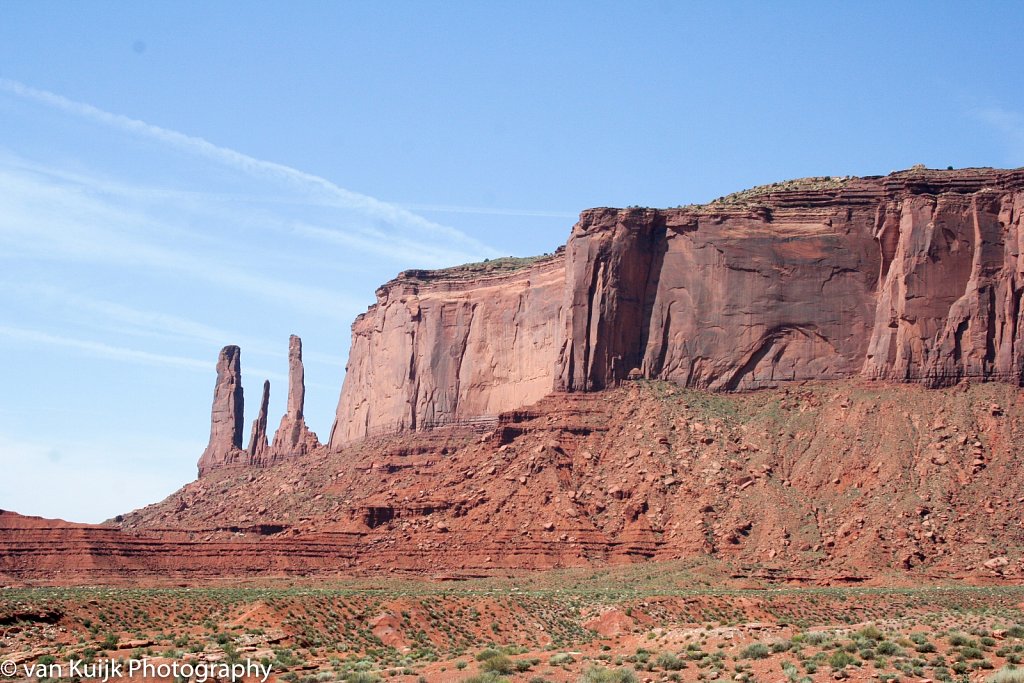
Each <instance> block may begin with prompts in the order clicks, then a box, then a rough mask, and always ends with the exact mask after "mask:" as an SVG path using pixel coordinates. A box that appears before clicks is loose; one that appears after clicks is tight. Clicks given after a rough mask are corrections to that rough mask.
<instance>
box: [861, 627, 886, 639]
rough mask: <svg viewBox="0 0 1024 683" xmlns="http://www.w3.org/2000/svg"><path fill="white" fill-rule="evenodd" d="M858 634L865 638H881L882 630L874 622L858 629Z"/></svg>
mask: <svg viewBox="0 0 1024 683" xmlns="http://www.w3.org/2000/svg"><path fill="white" fill-rule="evenodd" d="M857 635H858V636H860V637H861V638H863V639H864V640H881V639H882V632H881V631H879V630H878V628H876V627H875V625H874V624H868V625H867V626H865V627H864V628H862V629H861V630H859V631H857Z"/></svg>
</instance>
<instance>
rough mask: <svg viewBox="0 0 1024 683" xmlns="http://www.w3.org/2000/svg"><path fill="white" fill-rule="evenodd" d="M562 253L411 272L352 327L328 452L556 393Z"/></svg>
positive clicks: (380, 295)
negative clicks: (553, 390) (362, 440)
mask: <svg viewBox="0 0 1024 683" xmlns="http://www.w3.org/2000/svg"><path fill="white" fill-rule="evenodd" d="M564 283H565V270H564V266H563V258H562V254H561V252H559V253H556V254H555V255H552V256H545V257H540V258H537V259H497V260H495V261H490V262H487V263H482V264H474V265H471V266H463V267H460V268H453V269H448V270H441V271H406V272H404V273H402V274H401V275H399V276H398V278H396V279H395V280H392V281H391V282H389V283H387V284H386V285H384V286H383V287H381V288H380V289H378V290H377V303H376V304H375V305H373V306H371V307H370V310H369V311H367V312H366V313H364V314H362V315H360V316H359V317H358V318H357V319H356V321H355V323H354V324H353V325H352V349H351V351H350V354H349V363H348V367H347V371H346V374H345V384H344V388H343V389H342V392H341V399H340V401H339V403H338V413H337V419H336V421H335V423H334V427H333V429H332V430H331V438H330V442H329V443H330V446H331V447H332V448H335V449H337V448H339V447H341V446H342V445H343V444H345V443H348V442H351V441H353V440H355V439H359V438H362V437H365V436H368V435H375V434H381V433H388V432H397V431H402V430H416V429H423V428H429V427H433V426H437V425H440V424H450V423H453V422H460V421H466V420H474V419H484V420H486V419H488V418H490V417H493V416H497V414H498V413H500V412H502V411H504V410H510V409H513V408H517V407H519V406H523V405H527V404H530V403H533V402H534V401H537V400H539V399H540V398H542V397H544V396H545V395H547V394H548V393H550V391H551V387H552V382H553V380H554V374H553V373H554V365H555V360H556V359H557V354H558V345H559V343H560V338H561V332H560V326H559V319H560V316H561V309H562V295H563V291H564V289H565V284H564Z"/></svg>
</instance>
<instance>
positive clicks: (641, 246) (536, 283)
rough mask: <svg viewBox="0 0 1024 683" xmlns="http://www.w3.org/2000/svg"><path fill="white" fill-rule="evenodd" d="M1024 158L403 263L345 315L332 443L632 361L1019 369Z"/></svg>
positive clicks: (666, 374)
mask: <svg viewBox="0 0 1024 683" xmlns="http://www.w3.org/2000/svg"><path fill="white" fill-rule="evenodd" d="M1022 213H1024V170H1013V171H1001V170H993V169H963V170H958V171H952V170H950V171H934V170H926V169H919V168H915V169H912V170H909V171H902V172H898V173H893V174H891V175H889V176H885V177H868V178H809V179H803V180H799V181H790V182H786V183H779V184H776V185H770V186H764V187H760V188H754V189H753V190H748V191H745V192H740V193H736V194H734V195H730V196H728V197H724V198H722V199H719V200H717V201H715V202H712V203H710V204H707V205H702V206H691V207H680V208H677V209H665V210H655V209H607V208H604V209H592V210H589V211H585V212H583V213H582V214H581V216H580V220H579V222H578V223H577V224H576V226H575V227H574V228H573V231H572V234H571V236H570V238H569V242H568V245H567V247H566V249H565V251H564V254H562V253H558V254H556V255H555V256H553V257H549V258H547V259H544V260H541V261H538V262H535V263H527V264H525V265H522V267H520V268H519V269H518V270H515V271H512V272H497V273H491V272H486V271H483V272H480V271H479V270H474V269H473V267H468V268H467V267H463V268H460V269H450V270H445V271H433V272H423V271H409V272H406V273H403V274H402V275H401V276H399V278H398V279H396V280H394V281H392V282H390V283H388V284H387V285H385V286H384V287H382V288H381V289H380V290H378V292H377V303H376V304H375V305H374V306H371V307H370V310H369V311H368V312H367V313H365V314H363V315H362V316H360V317H359V318H358V319H357V320H356V322H355V324H354V325H353V329H352V337H353V339H352V347H351V352H350V356H349V366H348V374H347V375H346V378H345V385H344V387H343V389H342V394H341V399H340V401H339V405H338V413H337V420H336V423H335V425H334V428H333V429H332V436H331V440H330V445H331V447H332V448H335V449H337V448H339V447H340V446H341V445H342V444H345V443H348V442H350V441H352V440H354V439H357V438H361V437H364V436H367V435H372V434H375V433H381V432H387V431H396V430H415V429H421V428H424V427H428V426H431V425H435V424H439V423H448V422H452V421H459V420H473V419H480V418H486V417H488V416H491V415H494V414H495V413H497V412H500V411H502V410H509V409H514V408H517V407H522V406H525V405H527V404H529V403H531V402H533V401H535V400H537V399H538V398H540V397H541V396H543V395H544V394H546V393H548V392H549V391H551V390H565V391H594V390H600V389H604V388H607V387H613V386H615V385H617V384H618V383H620V382H621V381H623V380H625V379H627V378H648V379H665V380H671V381H673V382H677V383H680V384H683V385H686V386H691V387H698V388H706V389H711V390H725V391H732V390H743V389H755V388H760V387H766V386H775V385H778V384H779V383H780V382H787V381H801V380H819V379H841V378H849V377H855V376H863V377H867V378H872V379H888V380H897V381H915V382H922V383H924V384H926V385H928V386H941V385H948V384H953V383H956V382H958V381H960V380H962V379H965V378H971V379H977V380H981V381H987V380H999V381H1006V382H1011V383H1014V384H1020V383H1021V382H1022V379H1024V338H1022V334H1021V332H1020V330H1021V329H1022V328H1024V311H1022V308H1021V295H1022V292H1024V258H1022V257H1021V251H1022V248H1024V226H1022V220H1024V219H1022V217H1021V216H1022Z"/></svg>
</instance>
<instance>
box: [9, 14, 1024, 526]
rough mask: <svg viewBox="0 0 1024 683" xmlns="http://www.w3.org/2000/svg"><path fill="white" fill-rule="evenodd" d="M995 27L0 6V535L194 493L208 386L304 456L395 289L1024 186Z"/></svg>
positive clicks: (865, 17)
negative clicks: (451, 275) (289, 393)
mask: <svg viewBox="0 0 1024 683" xmlns="http://www.w3.org/2000/svg"><path fill="white" fill-rule="evenodd" d="M1022 34H1024V4H1022V3H1020V2H989V3H941V2H928V3H911V2H896V3H894V2H885V3H872V2H867V3H820V2H807V3H802V2H781V3H752V2H739V3H729V2H721V3H720V2H714V3H712V2H708V3H687V2H625V3H624V2H609V3H601V2H596V3H595V2H586V3H584V2H556V3H552V2H517V3H501V4H499V3H485V2H445V3H433V2H303V3H285V2H261V3H251V2H227V1H225V2H218V3H206V2H202V3H199V2H148V3H127V2H99V1H96V2H46V1H39V0H36V1H32V2H28V1H21V0H10V1H8V2H3V3H0V79H2V80H0V378H2V381H0V468H2V470H3V478H2V479H0V508H4V509H13V510H16V511H19V512H22V513H25V514H38V515H44V516H60V517H64V518H67V519H72V520H76V521H99V520H102V519H105V518H108V517H110V516H113V515H114V514H116V513H118V512H124V511H127V510H130V509H132V508H134V507H138V506H140V505H143V504H146V503H148V502H153V501H155V500H158V499H160V498H162V497H164V496H165V495H167V494H168V493H170V492H171V491H173V490H174V489H176V488H177V487H178V486H180V485H181V484H183V483H185V482H187V481H189V480H191V479H192V478H193V477H194V473H195V461H196V459H197V458H198V456H199V454H200V452H201V451H202V449H203V447H204V445H205V442H206V439H207V436H208V430H209V402H210V399H211V396H212V389H213V378H214V363H215V361H216V356H217V352H218V350H219V348H220V347H221V346H223V345H224V344H229V343H236V344H239V345H241V346H242V369H243V381H244V384H245V387H246V389H247V396H246V398H247V405H248V408H249V410H248V411H247V416H246V421H247V423H248V422H249V421H250V420H251V419H252V417H253V416H254V415H253V408H254V406H255V404H256V402H257V400H258V396H257V394H258V391H259V388H260V385H261V383H262V380H263V379H264V378H269V379H270V380H271V384H272V398H271V422H272V424H275V425H276V421H277V419H278V418H279V417H280V415H281V414H282V413H283V411H284V390H285V377H284V373H285V371H286V350H287V339H288V335H289V334H290V333H296V334H299V335H301V336H302V337H303V340H304V343H305V351H306V360H307V363H306V364H307V370H306V379H307V383H308V385H309V388H308V391H307V414H308V420H309V422H310V426H311V427H312V428H313V429H314V430H315V431H317V432H318V433H319V434H320V435H321V436H322V437H326V435H327V433H328V432H329V430H330V426H331V420H332V418H333V414H334V408H335V404H336V402H337V397H338V393H339V390H340V387H341V382H342V379H343V376H344V364H345V358H346V354H347V351H348V343H349V330H348V328H349V324H350V323H351V320H352V318H353V317H354V316H355V315H356V314H357V313H359V312H360V311H362V310H364V309H365V308H366V306H367V305H369V304H370V303H372V301H373V291H374V289H375V288H376V287H377V286H378V285H380V284H381V283H383V282H384V281H386V280H387V279H389V278H391V277H393V276H394V275H395V274H396V273H397V272H399V271H400V270H403V269H407V268H420V267H438V266H447V265H454V264H457V263H460V262H465V261H467V260H478V259H482V258H485V257H492V256H499V255H507V254H515V255H531V254H536V253H541V252H547V251H552V250H553V249H554V248H555V247H557V246H558V245H559V244H562V243H564V241H565V238H566V237H567V235H568V232H569V229H570V228H571V226H572V223H573V222H574V217H575V215H576V214H577V213H578V212H579V211H580V210H582V209H584V208H587V207H591V206H624V205H631V204H640V205H649V206H674V205H678V204H686V203H690V202H701V201H707V200H710V199H713V198H715V197H717V196H720V195H724V194H727V193H729V192H732V191H735V190H739V189H742V188H745V187H749V186H752V185H756V184H759V183H765V182H772V181H776V180H782V179H786V178H792V177H800V176H808V175H847V174H882V173H888V172H889V171H892V170H895V169H899V168H905V167H908V166H911V165H913V164H916V163H924V164H927V165H928V166H932V167H943V168H944V167H946V166H947V165H953V166H957V167H960V166H970V165H979V166H982V165H983V166H1021V165H1024V87H1022V86H1024V78H1022V76H1021V74H1022V73H1024V63H1022V62H1024V58H1022V56H1021V52H1020V47H1019V44H1020V36H1021V35H1022Z"/></svg>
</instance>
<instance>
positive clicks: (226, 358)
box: [199, 346, 247, 476]
mask: <svg viewBox="0 0 1024 683" xmlns="http://www.w3.org/2000/svg"><path fill="white" fill-rule="evenodd" d="M241 356H242V352H241V350H240V349H239V348H238V347H237V346H225V347H224V348H223V349H221V352H220V357H219V358H218V359H217V383H216V384H215V385H214V389H213V409H212V410H211V416H210V443H209V444H208V445H207V446H206V450H205V451H203V455H202V456H201V457H200V458H199V476H203V475H204V474H205V473H207V472H209V471H211V470H213V469H216V468H218V467H224V466H231V465H240V464H244V463H245V462H246V461H247V457H246V453H245V451H243V450H242V425H243V420H244V399H243V397H242V367H241Z"/></svg>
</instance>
